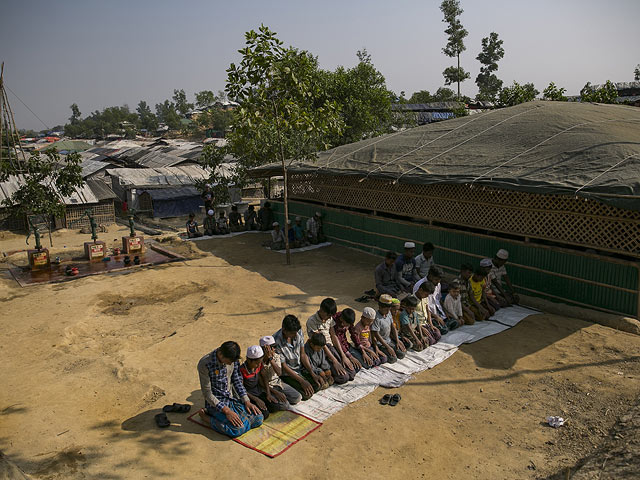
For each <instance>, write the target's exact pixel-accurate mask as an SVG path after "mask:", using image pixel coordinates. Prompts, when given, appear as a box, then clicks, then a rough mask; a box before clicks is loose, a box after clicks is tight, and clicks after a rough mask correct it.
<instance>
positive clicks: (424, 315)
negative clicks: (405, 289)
mask: <svg viewBox="0 0 640 480" xmlns="http://www.w3.org/2000/svg"><path fill="white" fill-rule="evenodd" d="M434 290H435V287H434V286H433V283H431V282H424V283H423V284H422V285H420V288H418V290H417V291H416V297H417V298H418V307H417V308H416V317H418V321H419V322H420V329H421V330H422V338H423V339H425V340H428V342H429V345H433V344H434V343H437V342H439V341H440V337H441V336H442V334H441V333H440V330H439V329H438V328H436V326H435V325H434V324H433V320H432V317H431V312H430V311H429V295H431V294H432V293H433V292H434ZM426 346H427V345H426V344H425V347H426Z"/></svg>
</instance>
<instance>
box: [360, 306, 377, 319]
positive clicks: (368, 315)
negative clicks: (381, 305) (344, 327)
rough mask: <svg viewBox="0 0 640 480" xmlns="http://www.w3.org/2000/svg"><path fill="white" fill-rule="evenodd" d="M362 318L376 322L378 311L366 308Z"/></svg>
mask: <svg viewBox="0 0 640 480" xmlns="http://www.w3.org/2000/svg"><path fill="white" fill-rule="evenodd" d="M362 316H363V317H364V318H368V319H369V320H375V319H376V311H375V310H374V309H373V308H371V307H364V310H362Z"/></svg>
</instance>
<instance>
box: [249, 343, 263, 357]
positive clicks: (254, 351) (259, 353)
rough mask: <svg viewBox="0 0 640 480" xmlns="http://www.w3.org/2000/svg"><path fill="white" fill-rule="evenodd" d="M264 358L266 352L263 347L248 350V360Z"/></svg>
mask: <svg viewBox="0 0 640 480" xmlns="http://www.w3.org/2000/svg"><path fill="white" fill-rule="evenodd" d="M263 356H264V352H263V351H262V347H260V346H259V345H251V346H250V347H249V348H247V358H250V359H252V360H255V359H256V358H262V357H263Z"/></svg>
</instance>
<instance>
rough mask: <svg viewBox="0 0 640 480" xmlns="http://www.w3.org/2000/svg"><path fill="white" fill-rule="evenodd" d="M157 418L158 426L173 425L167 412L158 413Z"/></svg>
mask: <svg viewBox="0 0 640 480" xmlns="http://www.w3.org/2000/svg"><path fill="white" fill-rule="evenodd" d="M155 419H156V425H158V427H160V428H167V427H168V426H169V425H171V422H170V421H169V418H168V417H167V414H166V413H158V414H157V415H156V416H155Z"/></svg>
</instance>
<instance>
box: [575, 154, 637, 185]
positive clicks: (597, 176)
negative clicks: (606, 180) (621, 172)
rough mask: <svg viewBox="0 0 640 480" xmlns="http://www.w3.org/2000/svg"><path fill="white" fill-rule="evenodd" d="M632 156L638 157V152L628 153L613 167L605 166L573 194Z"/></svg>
mask: <svg viewBox="0 0 640 480" xmlns="http://www.w3.org/2000/svg"><path fill="white" fill-rule="evenodd" d="M633 157H638V158H640V153H634V154H631V155H628V156H626V157H624V158H623V159H622V160H620V161H619V162H618V163H616V164H615V165H614V166H613V167H609V168H607V169H606V170H605V171H604V172H602V173H600V174H599V175H596V176H595V177H593V178H592V179H591V180H589V181H588V182H587V183H585V184H584V185H583V186H581V187H580V188H579V189H577V190H576V191H575V192H573V193H574V195H575V194H576V193H578V192H579V191H580V190H582V189H583V188H584V187H586V186H587V185H589V184H590V183H591V182H593V181H595V180H596V179H598V178H600V177H601V176H602V175H604V174H605V173H607V172H609V171H610V170H613V169H614V168H616V167H617V166H618V165H620V164H621V163H623V162H626V161H627V160H629V159H630V158H633Z"/></svg>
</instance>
